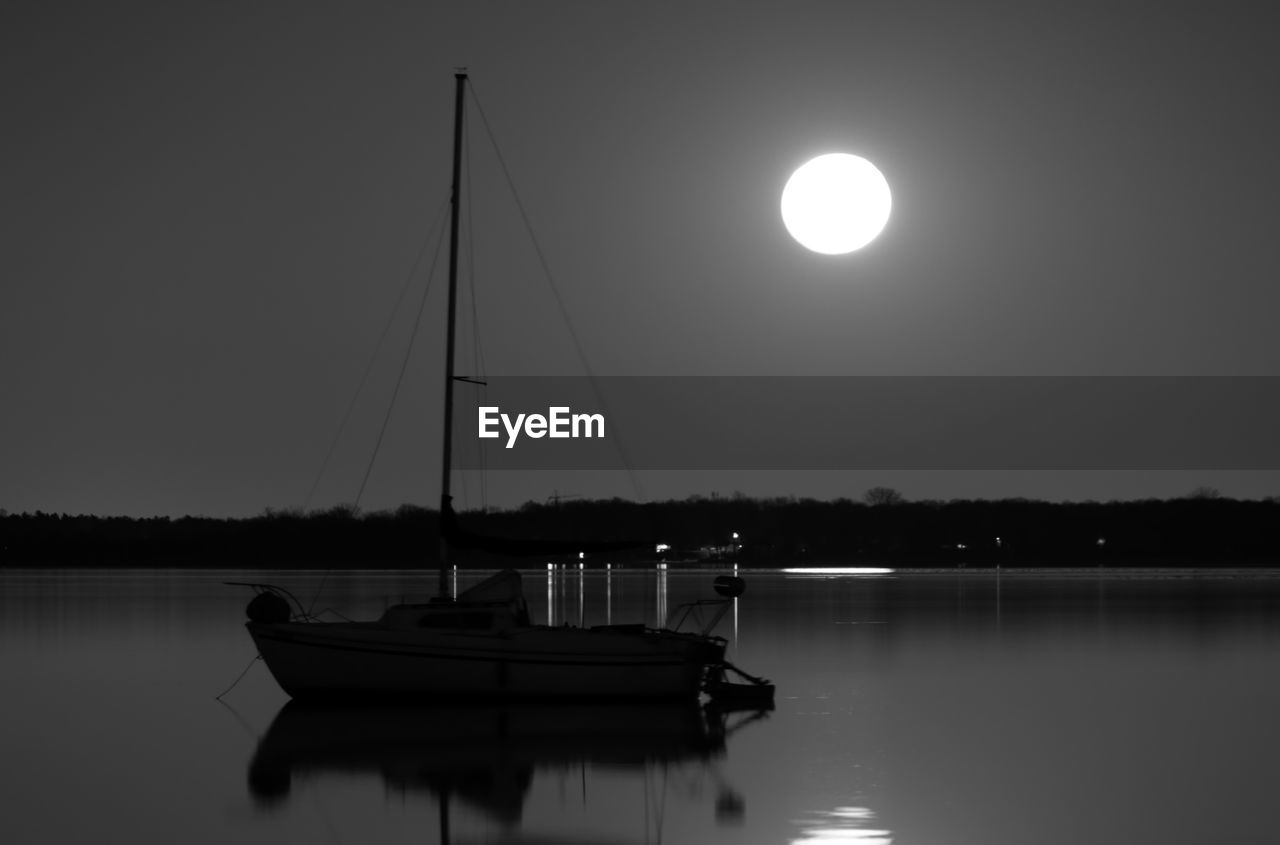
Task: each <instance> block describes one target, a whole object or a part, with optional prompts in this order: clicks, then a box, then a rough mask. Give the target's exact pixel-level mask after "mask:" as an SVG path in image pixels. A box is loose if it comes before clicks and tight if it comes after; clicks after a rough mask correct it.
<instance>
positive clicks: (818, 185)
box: [782, 153, 893, 255]
mask: <svg viewBox="0 0 1280 845" xmlns="http://www.w3.org/2000/svg"><path fill="white" fill-rule="evenodd" d="M892 205H893V198H892V196H891V195H890V194H889V183H888V182H886V181H885V179H884V176H882V175H881V173H880V171H879V170H877V169H876V166H875V165H874V164H872V163H871V162H869V161H867V160H866V159H865V158H862V157H861V156H855V155H849V154H847V153H831V154H830V155H822V156H818V157H817V158H815V159H812V160H810V161H808V162H806V163H805V164H803V165H801V166H800V168H799V169H798V170H796V172H795V173H792V174H791V178H790V179H788V180H787V186H786V187H785V188H783V189H782V222H783V223H785V224H786V226H787V231H788V232H790V233H791V237H793V238H795V239H796V240H797V241H799V242H800V244H801V246H804V247H806V248H808V249H811V250H813V251H814V252H821V253H825V254H827V255H843V254H844V253H846V252H853V251H854V250H855V249H861V248H862V247H864V246H866V245H867V244H869V243H871V241H873V240H874V239H875V237H876V235H878V234H880V232H881V231H882V230H883V229H884V224H885V223H888V222H889V209H890V208H891V207H892Z"/></svg>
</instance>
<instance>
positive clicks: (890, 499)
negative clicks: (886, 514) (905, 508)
mask: <svg viewBox="0 0 1280 845" xmlns="http://www.w3.org/2000/svg"><path fill="white" fill-rule="evenodd" d="M862 500H863V501H864V502H866V503H867V504H868V505H871V506H872V507H875V506H878V505H900V504H902V503H903V502H905V501H906V498H905V497H903V495H902V494H901V493H899V492H898V491H897V490H894V489H893V488H892V487H872V488H871V489H870V490H868V491H867V492H866V494H865V495H863V497H862Z"/></svg>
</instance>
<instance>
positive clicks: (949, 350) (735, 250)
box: [0, 0, 1280, 515]
mask: <svg viewBox="0 0 1280 845" xmlns="http://www.w3.org/2000/svg"><path fill="white" fill-rule="evenodd" d="M1262 8H1263V7H1262V6H1260V5H1259V4H1240V5H1238V6H1232V5H1230V4H1190V3H1167V4H1160V5H1156V6H1151V7H1150V8H1149V9H1147V10H1146V11H1142V10H1138V9H1136V8H1132V7H1131V4H1115V3H1099V4H1080V3H1075V4H1032V3H1026V2H1009V3H994V2H983V0H975V2H971V3H948V2H935V3H911V2H893V3H887V2H886V3H859V2H825V3H824V2H794V3H786V4H783V3H696V2H679V3H674V2H645V3H596V2H577V3H561V2H538V3H515V2H502V3H500V2H465V3H462V2H460V3H390V2H368V0H366V2H359V3H357V2H350V3H337V2H307V3H283V2H276V3H262V2H223V3H207V2H180V0H176V1H175V0H169V2H148V3H144V2H125V1H124V0H122V2H116V3H109V4H102V3H90V2H83V0H82V1H81V2H66V3H62V4H48V3H22V2H19V3H9V4H6V6H5V11H4V12H3V13H0V15H2V17H0V21H2V23H0V42H2V43H0V62H2V63H3V66H4V73H3V75H0V80H3V81H0V86H3V95H4V96H3V101H4V102H5V104H6V105H5V110H6V115H5V129H4V135H3V137H4V141H3V144H4V150H3V152H4V154H3V156H0V222H2V224H3V225H2V227H0V239H2V241H0V246H2V249H0V273H2V274H3V275H2V278H3V289H2V290H3V295H2V299H0V303H2V305H0V343H2V344H3V347H2V353H3V354H2V355H0V389H2V390H3V396H4V402H3V413H2V414H0V508H5V509H7V510H9V511H11V512H20V511H24V510H36V509H40V510H46V511H67V512H98V513H124V514H139V515H143V514H152V513H162V514H182V513H205V514H214V515H227V514H230V515H245V514H252V513H256V512H259V511H261V510H262V509H263V508H264V507H269V506H270V507H291V506H298V505H301V504H303V503H304V502H307V503H308V504H310V505H311V506H323V505H327V504H331V503H334V502H338V501H351V500H352V499H353V498H354V497H355V494H356V491H357V490H358V489H359V486H360V479H361V477H362V475H363V472H364V468H365V466H366V465H367V463H368V460H369V450H370V449H371V448H372V444H373V442H374V440H375V439H376V436H377V429H378V425H379V423H380V421H381V418H382V413H383V409H384V408H385V404H386V401H387V397H388V395H389V390H390V385H391V382H392V381H393V380H394V378H395V371H396V368H397V367H398V356H399V355H400V354H401V353H402V352H403V349H404V343H405V339H406V337H407V332H406V331H405V329H406V327H407V321H408V320H409V319H411V316H412V310H413V306H410V307H408V308H407V309H406V310H405V311H404V312H403V313H402V315H401V319H399V320H398V321H397V323H396V324H395V325H394V326H393V328H394V329H395V330H394V331H393V332H392V334H391V336H390V340H389V341H388V346H387V347H386V348H385V349H384V350H383V354H382V356H381V357H380V358H379V360H378V362H377V363H376V366H375V370H374V373H375V375H374V376H373V378H372V381H371V382H370V384H369V386H368V387H367V389H366V393H365V394H364V395H363V397H362V399H361V402H360V404H359V405H358V406H357V411H356V413H355V415H354V416H353V418H352V422H351V425H350V426H349V427H348V429H347V431H346V432H345V434H344V436H343V438H342V439H341V440H340V441H339V443H338V448H337V450H336V451H335V455H334V459H333V461H332V462H331V464H330V466H329V469H328V471H327V472H326V474H325V477H324V478H323V479H321V483H320V485H319V487H318V489H317V492H316V494H315V496H313V497H312V498H311V499H310V500H308V499H307V496H308V491H309V490H310V489H311V486H312V482H313V481H314V480H315V477H316V473H317V472H318V471H319V469H320V467H321V464H322V462H323V460H324V456H325V454H326V451H327V450H328V448H329V444H330V442H331V440H332V439H333V437H334V435H335V432H336V431H337V429H338V425H339V423H340V421H341V420H342V417H343V413H344V411H345V409H346V407H347V403H348V402H349V400H350V399H351V396H352V394H353V392H354V390H355V388H356V385H357V384H358V382H359V380H360V375H361V372H362V371H363V369H364V367H365V364H366V362H367V361H368V360H369V357H370V355H371V354H372V352H373V350H374V348H375V345H376V343H377V340H378V337H379V335H380V333H381V331H382V328H383V326H384V324H385V323H386V321H387V319H388V315H389V314H390V313H391V311H392V306H393V304H394V303H395V301H396V298H397V295H398V293H399V291H400V290H401V287H402V285H404V284H405V280H406V278H407V277H408V276H409V273H410V270H411V269H412V267H413V266H414V261H415V257H416V256H417V255H418V253H419V250H420V249H421V248H422V246H423V243H424V241H425V238H426V233H427V231H428V229H429V228H430V224H431V223H432V221H433V220H434V219H435V216H436V213H437V211H438V209H439V207H440V204H441V203H442V202H443V201H444V200H445V198H446V189H447V182H448V164H449V156H448V153H449V141H450V120H451V116H452V115H451V101H452V93H453V79H452V72H453V68H454V67H455V66H458V65H466V66H468V68H469V69H470V72H471V74H472V78H473V80H474V82H475V86H476V91H477V94H478V96H479V98H480V102H481V103H482V105H483V106H484V108H485V112H486V114H487V116H488V118H489V120H490V122H491V124H492V125H493V128H494V130H495V132H496V133H497V135H498V140H499V143H500V144H501V145H502V150H503V154H504V156H505V157H506V161H507V164H508V165H509V166H510V168H511V171H512V173H513V176H514V178H515V180H516V183H517V186H518V188H519V190H520V192H521V196H522V199H523V200H524V203H525V205H526V207H527V208H528V210H529V212H530V215H531V218H532V220H533V224H534V227H535V229H536V231H537V232H538V235H539V239H540V242H541V244H542V246H543V248H544V250H545V252H546V254H547V258H548V260H549V262H550V265H551V267H552V269H553V271H554V273H555V276H556V279H557V282H558V285H559V289H560V291H561V294H562V295H563V298H564V301H565V304H566V307H567V309H568V310H569V312H570V314H571V316H572V319H573V326H574V329H575V330H576V331H577V333H578V335H579V336H580V338H581V340H582V344H583V346H584V348H585V349H586V351H587V355H588V357H589V359H590V362H591V366H592V369H593V370H594V372H596V373H598V374H612V375H791V374H794V375H1276V374H1277V373H1276V365H1275V363H1274V362H1275V361H1277V360H1280V348H1278V347H1280V339H1278V336H1277V332H1276V331H1275V328H1274V322H1275V317H1274V314H1275V313H1276V312H1277V310H1280V309H1278V306H1280V302H1278V300H1280V293H1278V292H1277V289H1276V284H1275V280H1276V273H1275V267H1276V264H1277V257H1278V256H1277V253H1278V251H1280V238H1276V237H1275V229H1276V223H1277V217H1278V216H1280V212H1277V210H1276V204H1275V201H1274V197H1275V196H1276V194H1277V190H1278V189H1280V159H1278V158H1277V156H1276V155H1275V150H1276V149H1278V148H1280V118H1278V117H1277V113H1276V110H1275V108H1274V104H1273V99H1274V92H1275V91H1276V90H1280V84H1278V83H1280V53H1277V51H1276V50H1275V49H1274V44H1273V37H1272V33H1273V32H1274V31H1275V26H1274V23H1275V22H1274V21H1273V20H1272V19H1271V17H1272V16H1273V14H1272V13H1270V12H1265V11H1259V9H1262ZM471 129H472V135H473V137H474V139H475V140H476V141H477V143H476V145H475V149H476V151H477V153H476V156H475V158H474V161H473V164H472V167H473V172H472V180H473V182H472V187H473V189H474V197H475V208H474V216H475V220H476V226H475V255H476V271H475V272H476V285H477V288H478V294H477V298H478V302H477V304H478V308H477V310H478V312H479V314H480V318H479V322H480V327H481V335H482V339H483V348H484V356H485V361H486V364H487V370H488V372H490V373H495V374H509V375H545V374H572V375H577V374H580V373H581V368H580V366H579V364H578V362H577V358H576V355H575V354H574V351H573V347H572V345H571V344H570V343H569V342H568V340H567V339H566V335H565V332H564V329H563V323H562V321H561V320H560V318H559V316H558V312H557V310H556V307H555V302H554V298H553V297H551V296H550V295H549V294H548V292H547V289H546V286H545V284H544V283H543V281H542V280H541V277H540V271H539V268H538V264H537V259H536V256H535V255H534V253H533V251H532V249H531V248H530V246H529V243H528V240H527V239H525V238H524V237H523V236H522V235H521V230H520V226H519V222H518V217H517V216H516V214H515V212H514V210H513V209H512V207H511V206H510V204H509V201H508V200H506V199H503V198H502V192H501V190H499V189H500V188H501V176H500V172H499V171H498V169H497V168H496V166H495V164H494V162H493V158H492V156H491V154H489V152H488V150H487V147H486V146H485V144H484V142H483V137H482V135H481V132H480V127H479V124H478V123H477V122H476V121H475V119H474V116H473V122H472V124H471ZM830 151H846V152H852V153H856V154H859V155H863V156H865V157H867V158H869V159H871V160H872V161H874V162H875V163H876V164H877V165H878V166H879V167H880V169H881V170H882V171H883V172H884V174H885V176H886V177H887V179H888V181H889V184H890V186H891V188H892V190H893V193H894V212H893V217H892V218H891V220H890V223H889V226H888V228H887V230H886V231H885V233H884V234H883V235H882V236H881V237H880V239H879V240H877V241H876V242H875V243H873V244H872V245H871V246H870V247H868V248H867V249H865V250H863V251H861V252H858V253H854V254H852V255H849V256H844V257H834V258H833V257H827V256H819V255H815V254H813V253H809V252H807V251H805V250H804V249H803V248H801V247H799V246H798V245H796V244H795V243H794V242H792V241H791V239H790V238H789V236H788V235H787V234H786V232H785V231H784V229H783V227H782V224H781V221H780V218H779V215H778V208H777V206H778V195H779V192H780V191H781V188H782V185H783V183H784V182H785V180H786V178H787V176H788V175H789V174H790V172H791V170H792V169H794V167H796V166H798V165H799V164H800V163H802V162H803V161H805V160H807V159H808V158H810V157H812V156H814V155H817V154H819V153H822V152H830ZM425 275H426V274H425V272H420V273H419V274H418V275H417V276H416V277H414V279H413V281H412V283H411V284H412V287H411V288H410V290H411V296H412V295H415V294H416V293H417V292H419V291H420V290H421V289H422V288H421V285H422V282H423V280H424V279H425ZM427 305H428V310H427V317H426V320H427V321H428V322H427V323H426V325H425V328H424V331H423V332H422V334H421V335H420V337H419V346H418V347H417V349H416V351H415V356H414V358H413V360H412V363H411V365H410V367H409V370H408V372H407V376H406V378H407V384H408V387H407V388H406V391H405V394H404V396H403V397H402V401H401V403H400V404H399V406H398V410H397V413H396V415H395V416H394V417H393V419H392V422H391V425H390V426H389V427H388V430H387V435H386V439H385V441H384V447H383V452H382V454H381V457H380V458H379V462H378V464H377V465H376V466H375V467H374V471H373V473H372V475H371V477H370V481H369V487H368V489H367V492H366V496H365V499H364V500H363V501H364V504H366V505H367V506H370V507H383V506H391V505H395V504H398V503H400V502H402V501H416V502H420V503H432V504H433V503H434V501H435V497H436V495H437V477H436V473H437V469H436V467H437V462H438V460H439V459H438V455H437V451H438V446H437V441H438V420H437V419H436V417H437V416H438V414H437V412H436V405H437V395H438V392H439V374H438V369H439V363H438V361H439V354H440V346H441V343H440V339H439V333H440V325H441V322H440V321H441V316H440V315H441V305H442V298H441V296H440V285H439V284H437V285H436V287H435V289H434V291H433V293H432V295H431V298H430V299H429V300H428V303H427ZM468 308H469V305H468ZM470 344H471V340H470V335H469V334H467V335H466V336H465V337H464V345H465V346H466V347H467V348H468V349H469V348H470ZM464 357H465V356H464ZM462 366H463V368H464V369H466V368H467V367H468V366H471V364H470V363H469V361H464V363H463V365H462ZM646 476H647V477H646V479H645V480H644V482H643V485H642V488H643V489H642V490H641V491H639V492H641V493H643V494H646V495H650V496H653V495H663V496H665V495H684V494H686V493H692V492H703V493H707V492H710V491H711V490H718V491H719V492H721V493H727V492H729V491H731V490H734V489H740V490H742V491H743V492H747V493H751V494H798V495H806V494H808V495H816V496H831V495H850V496H858V495H860V494H861V492H862V491H863V490H864V489H865V488H866V487H869V486H872V485H873V484H881V483H890V484H894V485H895V486H899V487H901V488H902V489H903V490H904V492H906V493H907V494H908V495H909V496H911V497H913V498H928V497H933V496H965V495H975V496H979V495H980V496H995V495H1029V496H1047V497H1062V496H1066V497H1071V498H1075V497H1092V498H1102V499H1105V498H1111V497H1113V496H1134V495H1176V494H1178V493H1182V492H1186V491H1187V490H1188V489H1190V487H1192V486H1195V485H1197V484H1202V483H1210V484H1217V485H1218V486H1220V487H1222V489H1223V491H1224V492H1226V493H1230V494H1234V495H1240V496H1256V495H1266V494H1276V493H1280V478H1277V474H1276V473H1273V472H1253V473H1249V472H1238V471H1237V472H1232V473H1225V472H1223V473H1213V472H1204V471H1201V472H1187V473H1157V472H1149V473H1143V474H1134V473H1110V474H1108V473H1063V472H1045V473H1036V472H1018V473H994V472H993V473H968V474H965V473H954V472H952V473H929V472H924V471H914V472H911V473H896V474H895V473H858V472H853V471H849V472H842V473H816V474H813V473H811V474H804V473H785V472H783V473H761V472H756V473H751V472H743V473H737V474H721V475H719V476H712V475H707V474H680V473H674V474H665V475H661V476H653V475H651V474H646ZM506 480H507V481H509V482H512V484H511V488H510V489H509V490H508V491H507V492H503V491H501V490H499V489H498V487H499V486H500V485H499V484H498V482H500V481H502V479H494V483H492V484H490V491H489V497H490V501H494V502H497V503H499V504H504V503H514V502H519V501H522V500H523V499H526V498H533V497H543V496H546V495H549V494H550V493H551V491H552V490H553V489H560V490H566V489H573V490H574V491H575V492H583V493H590V494H598V493H606V492H608V493H612V492H618V493H620V494H622V495H635V494H636V492H637V491H635V490H633V489H629V488H628V487H627V486H626V485H623V486H622V487H621V488H617V489H615V479H613V478H612V476H609V478H608V479H606V478H605V476H604V475H603V474H601V475H599V477H597V476H594V475H590V474H589V475H587V476H584V475H582V474H581V473H578V474H573V475H568V476H566V477H563V478H562V477H557V476H555V475H554V474H552V475H546V474H544V475H540V476H536V477H521V478H519V479H514V478H508V479H506Z"/></svg>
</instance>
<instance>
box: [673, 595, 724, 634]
mask: <svg viewBox="0 0 1280 845" xmlns="http://www.w3.org/2000/svg"><path fill="white" fill-rule="evenodd" d="M732 605H733V599H698V600H697V601H690V602H685V603H684V604H681V605H677V606H676V607H675V608H674V609H672V611H671V612H670V613H669V614H667V621H666V626H665V627H666V629H667V630H668V631H675V632H677V633H679V632H680V629H681V628H682V627H683V626H684V625H686V624H689V623H692V625H693V626H694V627H695V628H698V627H700V630H699V631H698V634H699V635H701V636H704V637H705V636H707V635H708V634H710V633H711V632H712V631H714V630H715V628H716V626H717V625H719V624H720V620H721V619H723V618H724V615H725V614H726V613H728V612H729V608H730V607H731V606H732Z"/></svg>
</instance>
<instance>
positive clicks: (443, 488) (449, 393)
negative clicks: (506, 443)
mask: <svg viewBox="0 0 1280 845" xmlns="http://www.w3.org/2000/svg"><path fill="white" fill-rule="evenodd" d="M453 78H454V80H455V81H456V83H457V88H456V91H455V94H454V107H453V185H452V188H451V189H450V200H449V202H450V210H449V215H450V217H449V310H448V314H449V318H448V328H447V330H446V332H445V352H444V451H443V456H442V458H441V462H440V520H441V532H440V583H439V593H440V595H441V596H443V595H445V594H446V592H447V591H448V585H449V576H448V569H449V543H448V541H447V540H445V537H444V530H443V529H444V526H443V522H444V519H445V513H446V511H447V510H448V509H449V508H450V504H449V500H450V496H449V480H450V475H451V470H452V464H453V455H452V451H453V378H454V376H453V346H454V335H455V333H456V327H457V326H456V324H457V315H456V313H455V312H456V310H457V302H458V220H459V218H460V217H461V204H462V202H461V200H462V197H461V187H460V186H461V173H462V103H463V97H464V96H465V89H466V85H467V75H466V74H465V73H455V74H454V75H453Z"/></svg>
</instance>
